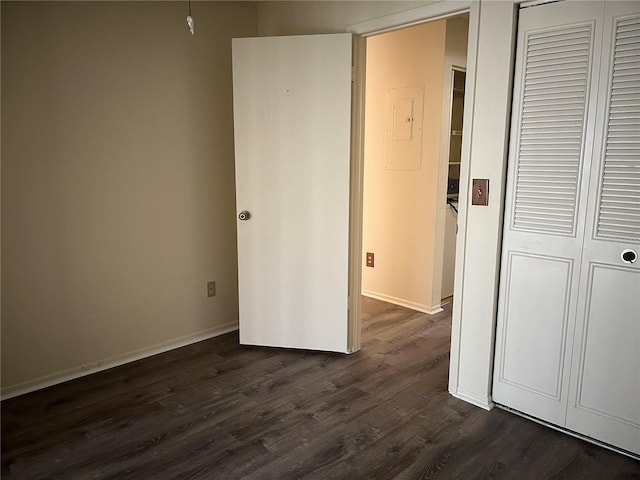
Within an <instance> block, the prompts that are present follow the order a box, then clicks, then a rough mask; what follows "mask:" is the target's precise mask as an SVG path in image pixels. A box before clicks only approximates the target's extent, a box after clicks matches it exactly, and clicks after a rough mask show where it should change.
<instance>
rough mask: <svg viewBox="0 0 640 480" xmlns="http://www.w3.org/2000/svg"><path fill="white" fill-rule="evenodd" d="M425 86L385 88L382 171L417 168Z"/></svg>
mask: <svg viewBox="0 0 640 480" xmlns="http://www.w3.org/2000/svg"><path fill="white" fill-rule="evenodd" d="M423 109H424V86H422V85H420V86H416V87H403V88H393V89H389V90H387V94H386V100H385V122H384V128H385V132H384V168H385V170H420V164H421V159H422V112H423Z"/></svg>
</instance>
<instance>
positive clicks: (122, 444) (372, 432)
mask: <svg viewBox="0 0 640 480" xmlns="http://www.w3.org/2000/svg"><path fill="white" fill-rule="evenodd" d="M363 311H364V317H363V320H364V322H363V325H364V326H363V348H362V351H360V352H358V353H356V354H353V355H340V354H330V353H314V352H305V351H293V350H285V349H269V348H258V347H242V346H239V345H238V337H237V334H235V333H232V334H227V335H224V336H222V337H218V338H215V339H211V340H207V341H204V342H200V343H197V344H194V345H190V346H188V347H184V348H180V349H177V350H174V351H171V352H168V353H165V354H161V355H157V356H155V357H151V358H148V359H144V360H140V361H137V362H135V363H131V364H128V365H124V366H122V367H117V368H114V369H111V370H108V371H105V372H101V373H98V374H94V375H91V376H88V377H84V378H81V379H78V380H74V381H71V382H67V383H65V384H61V385H57V386H54V387H51V388H47V389H44V390H40V391H38V392H34V393H32V394H28V395H23V396H21V397H17V398H14V399H10V400H7V401H5V402H2V478H3V479H6V480H12V479H153V480H162V479H224V480H227V479H240V478H242V479H260V480H262V479H279V480H282V479H296V480H297V479H376V480H379V479H449V478H457V479H476V478H478V479H480V478H492V479H519V480H520V479H536V480H537V479H547V478H548V479H598V480H601V479H640V462H637V461H635V460H633V459H631V458H628V457H625V456H623V455H620V454H617V453H614V452H611V451H608V450H605V449H603V448H600V447H598V446H595V445H591V444H588V443H586V442H583V441H582V440H579V439H576V438H573V437H570V436H568V435H565V434H562V433H559V432H556V431H554V430H552V429H549V428H546V427H543V426H541V425H538V424H536V423H533V422H531V421H528V420H525V419H523V418H520V417H518V416H516V415H513V414H511V413H508V412H505V411H502V410H498V409H494V410H493V411H491V412H487V411H484V410H482V409H479V408H477V407H474V406H472V405H469V404H467V403H465V402H463V401H460V400H457V399H455V398H453V397H452V396H450V395H449V394H448V393H447V376H448V369H449V343H450V330H451V328H450V327H451V315H450V312H449V311H445V312H443V313H440V314H438V315H434V316H429V315H425V314H421V313H419V312H414V311H412V310H408V309H406V308H402V307H398V306H394V305H390V304H387V303H384V302H380V301H377V300H372V299H367V298H364V299H363Z"/></svg>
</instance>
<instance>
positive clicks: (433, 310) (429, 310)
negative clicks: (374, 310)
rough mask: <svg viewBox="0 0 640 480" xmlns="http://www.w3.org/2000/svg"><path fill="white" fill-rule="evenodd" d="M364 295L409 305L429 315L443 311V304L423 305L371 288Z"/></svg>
mask: <svg viewBox="0 0 640 480" xmlns="http://www.w3.org/2000/svg"><path fill="white" fill-rule="evenodd" d="M362 295H364V296H365V297H369V298H374V299H376V300H382V301H383V302H389V303H393V304H394V305H399V306H401V307H407V308H410V309H411V310H417V311H418V312H422V313H426V314H429V315H435V314H436V313H440V312H442V311H443V310H442V305H440V304H438V305H434V306H433V307H429V306H427V305H423V304H421V303H415V302H410V301H408V300H403V299H402V298H397V297H392V296H391V295H385V294H384V293H377V292H371V291H369V290H363V291H362Z"/></svg>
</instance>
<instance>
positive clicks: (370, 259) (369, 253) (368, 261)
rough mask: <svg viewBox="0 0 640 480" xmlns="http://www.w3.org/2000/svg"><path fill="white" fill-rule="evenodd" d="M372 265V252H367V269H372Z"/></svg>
mask: <svg viewBox="0 0 640 480" xmlns="http://www.w3.org/2000/svg"><path fill="white" fill-rule="evenodd" d="M373 264H374V254H373V253H372V252H367V267H373Z"/></svg>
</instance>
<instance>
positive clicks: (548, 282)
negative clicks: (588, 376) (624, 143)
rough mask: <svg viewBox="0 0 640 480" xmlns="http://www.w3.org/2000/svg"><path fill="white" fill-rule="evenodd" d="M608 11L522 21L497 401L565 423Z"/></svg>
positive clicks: (588, 7)
mask: <svg viewBox="0 0 640 480" xmlns="http://www.w3.org/2000/svg"><path fill="white" fill-rule="evenodd" d="M603 12H604V4H603V3H601V2H589V3H584V4H580V6H579V8H576V5H574V4H572V3H571V2H559V3H554V4H549V5H543V6H536V7H532V8H527V9H523V10H521V12H520V19H519V23H518V47H517V52H516V69H515V78H514V96H513V98H514V100H513V109H512V112H513V113H512V122H511V142H510V151H509V166H508V172H509V173H508V181H507V192H506V200H505V217H504V229H503V247H502V248H503V252H502V268H501V279H500V291H499V299H498V319H497V328H496V362H495V367H494V383H493V400H494V401H495V402H497V403H501V404H503V405H507V406H509V407H511V408H514V409H516V410H520V411H522V412H525V413H527V414H529V415H532V416H535V417H538V418H541V419H544V420H547V421H549V422H552V423H556V424H560V425H563V424H564V422H565V417H566V405H567V395H568V388H569V382H568V377H569V368H570V358H571V350H572V342H573V327H574V324H575V314H576V306H577V293H578V291H577V288H576V287H577V284H578V278H579V268H577V267H578V266H579V264H580V254H581V248H582V241H583V235H584V219H585V216H586V201H587V193H588V192H587V190H588V189H587V183H586V182H587V181H588V178H589V168H590V162H591V148H590V146H591V144H592V142H593V129H594V115H593V110H594V109H595V108H594V107H595V103H592V101H591V99H592V98H595V95H596V93H597V82H594V81H593V80H594V71H595V75H596V77H595V78H596V79H597V66H598V65H599V61H600V59H599V53H600V42H601V35H602V31H601V28H602V16H603Z"/></svg>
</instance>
